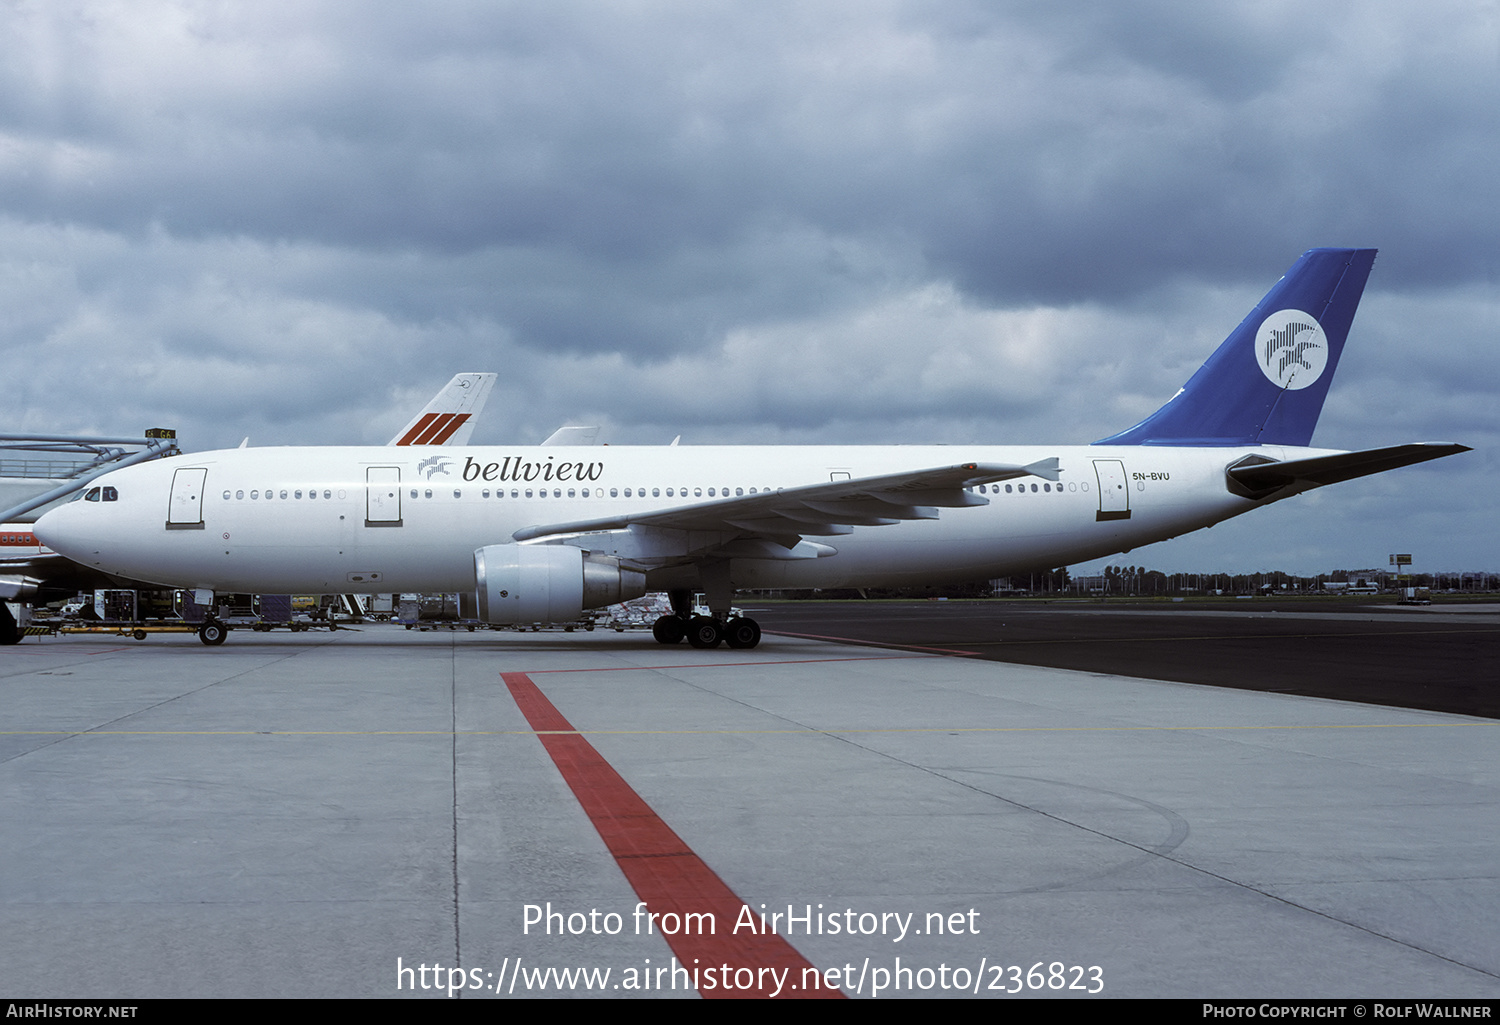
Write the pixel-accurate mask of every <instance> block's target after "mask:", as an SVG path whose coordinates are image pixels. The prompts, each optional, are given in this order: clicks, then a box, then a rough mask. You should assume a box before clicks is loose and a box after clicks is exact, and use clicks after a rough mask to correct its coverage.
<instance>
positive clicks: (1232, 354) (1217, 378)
mask: <svg viewBox="0 0 1500 1025" xmlns="http://www.w3.org/2000/svg"><path fill="white" fill-rule="evenodd" d="M1374 263H1375V250H1373V249H1309V250H1308V251H1307V252H1305V253H1303V254H1302V256H1301V257H1300V258H1299V259H1298V260H1297V262H1296V263H1294V264H1292V269H1291V270H1289V271H1287V272H1286V274H1285V276H1283V277H1282V279H1281V280H1280V281H1278V282H1276V284H1275V285H1274V286H1273V287H1272V288H1271V290H1270V291H1269V292H1267V293H1266V297H1265V298H1264V299H1262V300H1261V301H1260V303H1259V304H1258V305H1257V306H1256V307H1255V309H1253V310H1251V311H1250V316H1248V317H1246V318H1245V319H1244V321H1242V322H1241V323H1240V326H1239V327H1237V328H1235V329H1234V331H1233V333H1231V334H1230V336H1229V337H1228V338H1226V339H1224V344H1222V345H1220V346H1219V347H1218V349H1216V350H1215V351H1214V354H1213V355H1212V356H1210V357H1209V358H1208V362H1206V363H1204V364H1203V366H1202V367H1200V368H1199V369H1198V372H1197V373H1196V374H1194V375H1193V376H1192V379H1191V380H1189V381H1188V383H1187V384H1186V385H1184V386H1183V388H1182V390H1181V391H1179V392H1178V393H1177V394H1176V395H1174V396H1173V397H1172V398H1171V399H1170V400H1169V401H1168V402H1167V404H1166V405H1165V406H1162V407H1161V408H1160V409H1158V410H1157V411H1156V412H1155V413H1152V414H1151V415H1150V416H1148V417H1146V419H1144V420H1142V421H1141V422H1140V423H1138V424H1136V425H1135V426H1134V427H1132V428H1130V429H1129V430H1126V431H1121V432H1120V433H1119V434H1116V435H1112V436H1111V437H1108V438H1104V439H1101V440H1100V441H1096V442H1094V444H1096V445H1306V444H1308V443H1309V442H1310V441H1311V440H1312V433H1313V428H1314V427H1316V426H1317V424H1318V414H1319V413H1320V412H1322V410H1323V398H1324V396H1326V395H1327V394H1328V385H1329V383H1330V382H1331V381H1332V380H1333V372H1334V370H1335V369H1336V368H1337V367H1338V365H1339V354H1340V353H1342V352H1343V351H1344V339H1346V338H1347V337H1348V336H1349V325H1350V324H1351V323H1352V322H1353V321H1354V310H1355V308H1356V307H1357V306H1358V305H1359V297H1360V295H1361V294H1363V292H1364V290H1365V280H1366V279H1367V278H1368V277H1369V276H1370V268H1371V267H1372V266H1373V265H1374Z"/></svg>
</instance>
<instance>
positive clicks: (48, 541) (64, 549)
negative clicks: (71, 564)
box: [31, 506, 77, 555]
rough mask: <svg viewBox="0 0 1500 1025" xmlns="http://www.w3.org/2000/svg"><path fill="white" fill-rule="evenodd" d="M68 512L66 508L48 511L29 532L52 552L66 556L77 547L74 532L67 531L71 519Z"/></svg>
mask: <svg viewBox="0 0 1500 1025" xmlns="http://www.w3.org/2000/svg"><path fill="white" fill-rule="evenodd" d="M70 512H71V510H70V509H69V508H68V507H67V506H59V507H58V508H56V509H49V510H48V511H47V512H44V513H42V515H41V517H40V518H39V519H38V520H37V521H36V522H35V523H33V524H32V525H31V532H32V533H33V534H35V535H36V536H37V540H39V541H41V543H42V544H44V545H46V546H47V547H48V548H50V549H52V550H53V551H54V552H59V553H61V554H63V555H67V554H68V552H69V550H70V549H75V548H76V547H77V546H76V544H75V541H76V538H75V537H74V536H73V535H74V532H73V531H71V530H69V529H68V521H69V520H70V519H71V518H72V517H71V516H70V515H69V513H70Z"/></svg>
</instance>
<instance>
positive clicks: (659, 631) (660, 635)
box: [651, 616, 687, 644]
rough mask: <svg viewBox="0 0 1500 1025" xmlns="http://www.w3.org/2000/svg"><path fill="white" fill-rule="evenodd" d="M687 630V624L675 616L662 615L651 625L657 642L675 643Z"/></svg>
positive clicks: (652, 633)
mask: <svg viewBox="0 0 1500 1025" xmlns="http://www.w3.org/2000/svg"><path fill="white" fill-rule="evenodd" d="M686 632H687V624H686V623H684V622H683V621H682V620H681V619H679V618H678V617H677V616H662V617H661V618H660V619H658V620H657V621H656V622H655V623H654V624H652V626H651V636H652V637H655V638H656V643H657V644H676V643H677V642H678V641H680V640H682V636H683V634H685V633H686Z"/></svg>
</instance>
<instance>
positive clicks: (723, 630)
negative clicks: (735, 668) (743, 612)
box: [651, 591, 760, 648]
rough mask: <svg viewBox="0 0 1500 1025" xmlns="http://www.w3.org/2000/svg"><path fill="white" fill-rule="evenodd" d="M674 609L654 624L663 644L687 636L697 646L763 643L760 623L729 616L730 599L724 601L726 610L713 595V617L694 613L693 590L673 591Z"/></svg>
mask: <svg viewBox="0 0 1500 1025" xmlns="http://www.w3.org/2000/svg"><path fill="white" fill-rule="evenodd" d="M667 596H668V597H669V598H671V600H672V612H671V614H669V615H665V616H662V617H661V618H660V619H658V620H657V621H656V623H655V624H654V625H653V626H652V627H651V635H652V636H653V637H655V638H656V640H657V643H659V644H676V643H677V642H678V641H680V640H682V639H683V638H684V637H686V638H687V642H688V643H689V644H691V645H692V646H693V647H695V648H717V647H718V646H719V645H720V644H721V643H722V644H727V645H729V646H730V647H731V648H753V647H755V646H756V645H757V644H759V643H760V624H759V623H757V622H756V621H755V620H753V619H751V618H749V617H748V616H727V615H726V613H727V609H728V605H729V601H728V599H727V597H726V598H725V600H724V601H723V603H722V607H723V608H724V610H725V611H724V612H720V611H719V609H717V608H715V606H717V605H719V604H720V603H718V602H715V601H713V596H712V595H711V596H710V604H709V608H710V609H711V610H713V611H714V612H715V615H712V616H699V615H695V614H694V613H693V592H691V591H669V592H668V594H667Z"/></svg>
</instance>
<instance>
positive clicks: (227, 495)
mask: <svg viewBox="0 0 1500 1025" xmlns="http://www.w3.org/2000/svg"><path fill="white" fill-rule="evenodd" d="M224 501H226V502H227V501H229V492H227V491H226V492H224Z"/></svg>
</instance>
